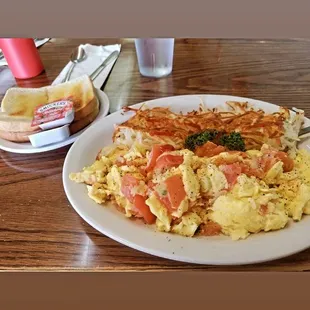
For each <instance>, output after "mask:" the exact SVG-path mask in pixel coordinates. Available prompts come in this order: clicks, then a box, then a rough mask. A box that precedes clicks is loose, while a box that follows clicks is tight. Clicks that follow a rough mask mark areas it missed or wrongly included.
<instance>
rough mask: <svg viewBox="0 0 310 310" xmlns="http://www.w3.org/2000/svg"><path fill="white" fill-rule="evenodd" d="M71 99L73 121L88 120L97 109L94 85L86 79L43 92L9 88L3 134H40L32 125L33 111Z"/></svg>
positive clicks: (1, 126) (0, 122)
mask: <svg viewBox="0 0 310 310" xmlns="http://www.w3.org/2000/svg"><path fill="white" fill-rule="evenodd" d="M63 99H71V100H72V101H73V102H74V120H75V121H77V120H80V119H83V118H85V117H86V116H87V115H89V114H90V113H91V112H93V111H94V110H95V109H96V105H97V96H96V94H95V89H94V86H93V83H92V81H91V80H90V78H89V77H88V76H87V75H83V76H81V77H78V78H76V79H74V80H71V81H69V82H66V83H62V84H58V85H54V86H46V87H42V88H17V87H13V88H10V89H9V90H8V91H7V92H6V94H5V96H4V98H3V100H2V104H1V110H2V112H4V113H1V114H0V130H2V131H9V132H23V131H25V132H31V131H37V130H38V127H32V126H31V121H32V117H33V114H34V109H35V108H36V107H37V106H38V105H41V104H47V103H50V102H54V101H58V100H63Z"/></svg>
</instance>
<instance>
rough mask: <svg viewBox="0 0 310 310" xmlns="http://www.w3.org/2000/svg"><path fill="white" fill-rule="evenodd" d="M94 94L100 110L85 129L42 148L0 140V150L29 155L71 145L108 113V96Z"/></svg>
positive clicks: (98, 90)
mask: <svg viewBox="0 0 310 310" xmlns="http://www.w3.org/2000/svg"><path fill="white" fill-rule="evenodd" d="M96 93H97V97H98V100H99V104H100V110H99V113H98V115H97V117H96V119H95V120H94V121H93V122H92V123H91V124H89V125H88V126H87V127H85V128H83V129H82V130H80V131H79V132H77V133H75V134H74V135H72V136H70V137H69V138H68V139H66V140H64V141H60V142H57V143H53V144H49V145H45V146H42V147H33V146H32V144H31V143H30V142H26V143H16V142H11V141H7V140H4V139H1V138H0V149H2V150H4V151H7V152H12V153H20V154H30V153H42V152H47V151H52V150H55V149H59V148H61V147H64V146H66V145H69V144H71V143H73V142H74V141H75V140H76V139H77V138H78V137H79V136H80V135H81V134H82V133H83V132H84V131H85V130H86V129H87V128H89V127H90V126H92V125H94V124H95V123H97V122H98V121H99V120H100V119H102V118H103V117H105V116H106V115H107V114H108V113H109V108H110V103H109V98H108V96H107V95H106V94H105V93H104V92H103V91H102V90H100V89H97V88H96Z"/></svg>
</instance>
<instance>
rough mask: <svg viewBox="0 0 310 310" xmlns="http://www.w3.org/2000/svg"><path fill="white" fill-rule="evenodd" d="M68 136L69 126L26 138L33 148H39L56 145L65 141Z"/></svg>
mask: <svg viewBox="0 0 310 310" xmlns="http://www.w3.org/2000/svg"><path fill="white" fill-rule="evenodd" d="M69 136H70V130H69V125H68V124H67V125H64V126H62V127H58V128H54V129H50V130H46V131H42V132H39V133H35V134H33V135H30V136H28V137H29V140H30V142H31V144H32V146H34V147H41V146H44V145H48V144H52V143H57V142H60V141H63V140H66V139H67V138H69Z"/></svg>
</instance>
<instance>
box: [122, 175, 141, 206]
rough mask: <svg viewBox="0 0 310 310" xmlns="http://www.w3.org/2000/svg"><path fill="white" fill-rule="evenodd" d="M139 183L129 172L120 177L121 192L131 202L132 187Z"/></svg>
mask: <svg viewBox="0 0 310 310" xmlns="http://www.w3.org/2000/svg"><path fill="white" fill-rule="evenodd" d="M138 185H139V180H138V179H137V178H135V177H133V176H132V175H130V174H126V175H124V176H123V177H122V183H121V192H122V194H123V195H124V196H125V197H126V198H127V199H128V200H129V201H130V202H131V203H132V202H133V198H134V195H133V194H132V189H133V188H134V187H135V186H138Z"/></svg>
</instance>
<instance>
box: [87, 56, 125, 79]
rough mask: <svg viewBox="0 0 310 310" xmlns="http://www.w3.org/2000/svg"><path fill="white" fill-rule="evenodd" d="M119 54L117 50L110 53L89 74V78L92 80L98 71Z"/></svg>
mask: <svg viewBox="0 0 310 310" xmlns="http://www.w3.org/2000/svg"><path fill="white" fill-rule="evenodd" d="M118 55H119V51H114V52H113V53H111V54H110V55H109V56H108V57H107V58H106V59H105V60H104V61H103V62H102V64H101V65H100V66H99V67H98V68H97V69H96V70H95V71H94V72H93V73H92V74H91V75H90V76H89V77H90V78H91V80H94V79H95V78H96V77H97V76H98V75H99V74H100V73H101V71H102V70H103V69H104V68H105V67H106V66H107V65H108V64H109V63H110V62H111V61H112V60H114V59H115V58H117V57H118Z"/></svg>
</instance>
